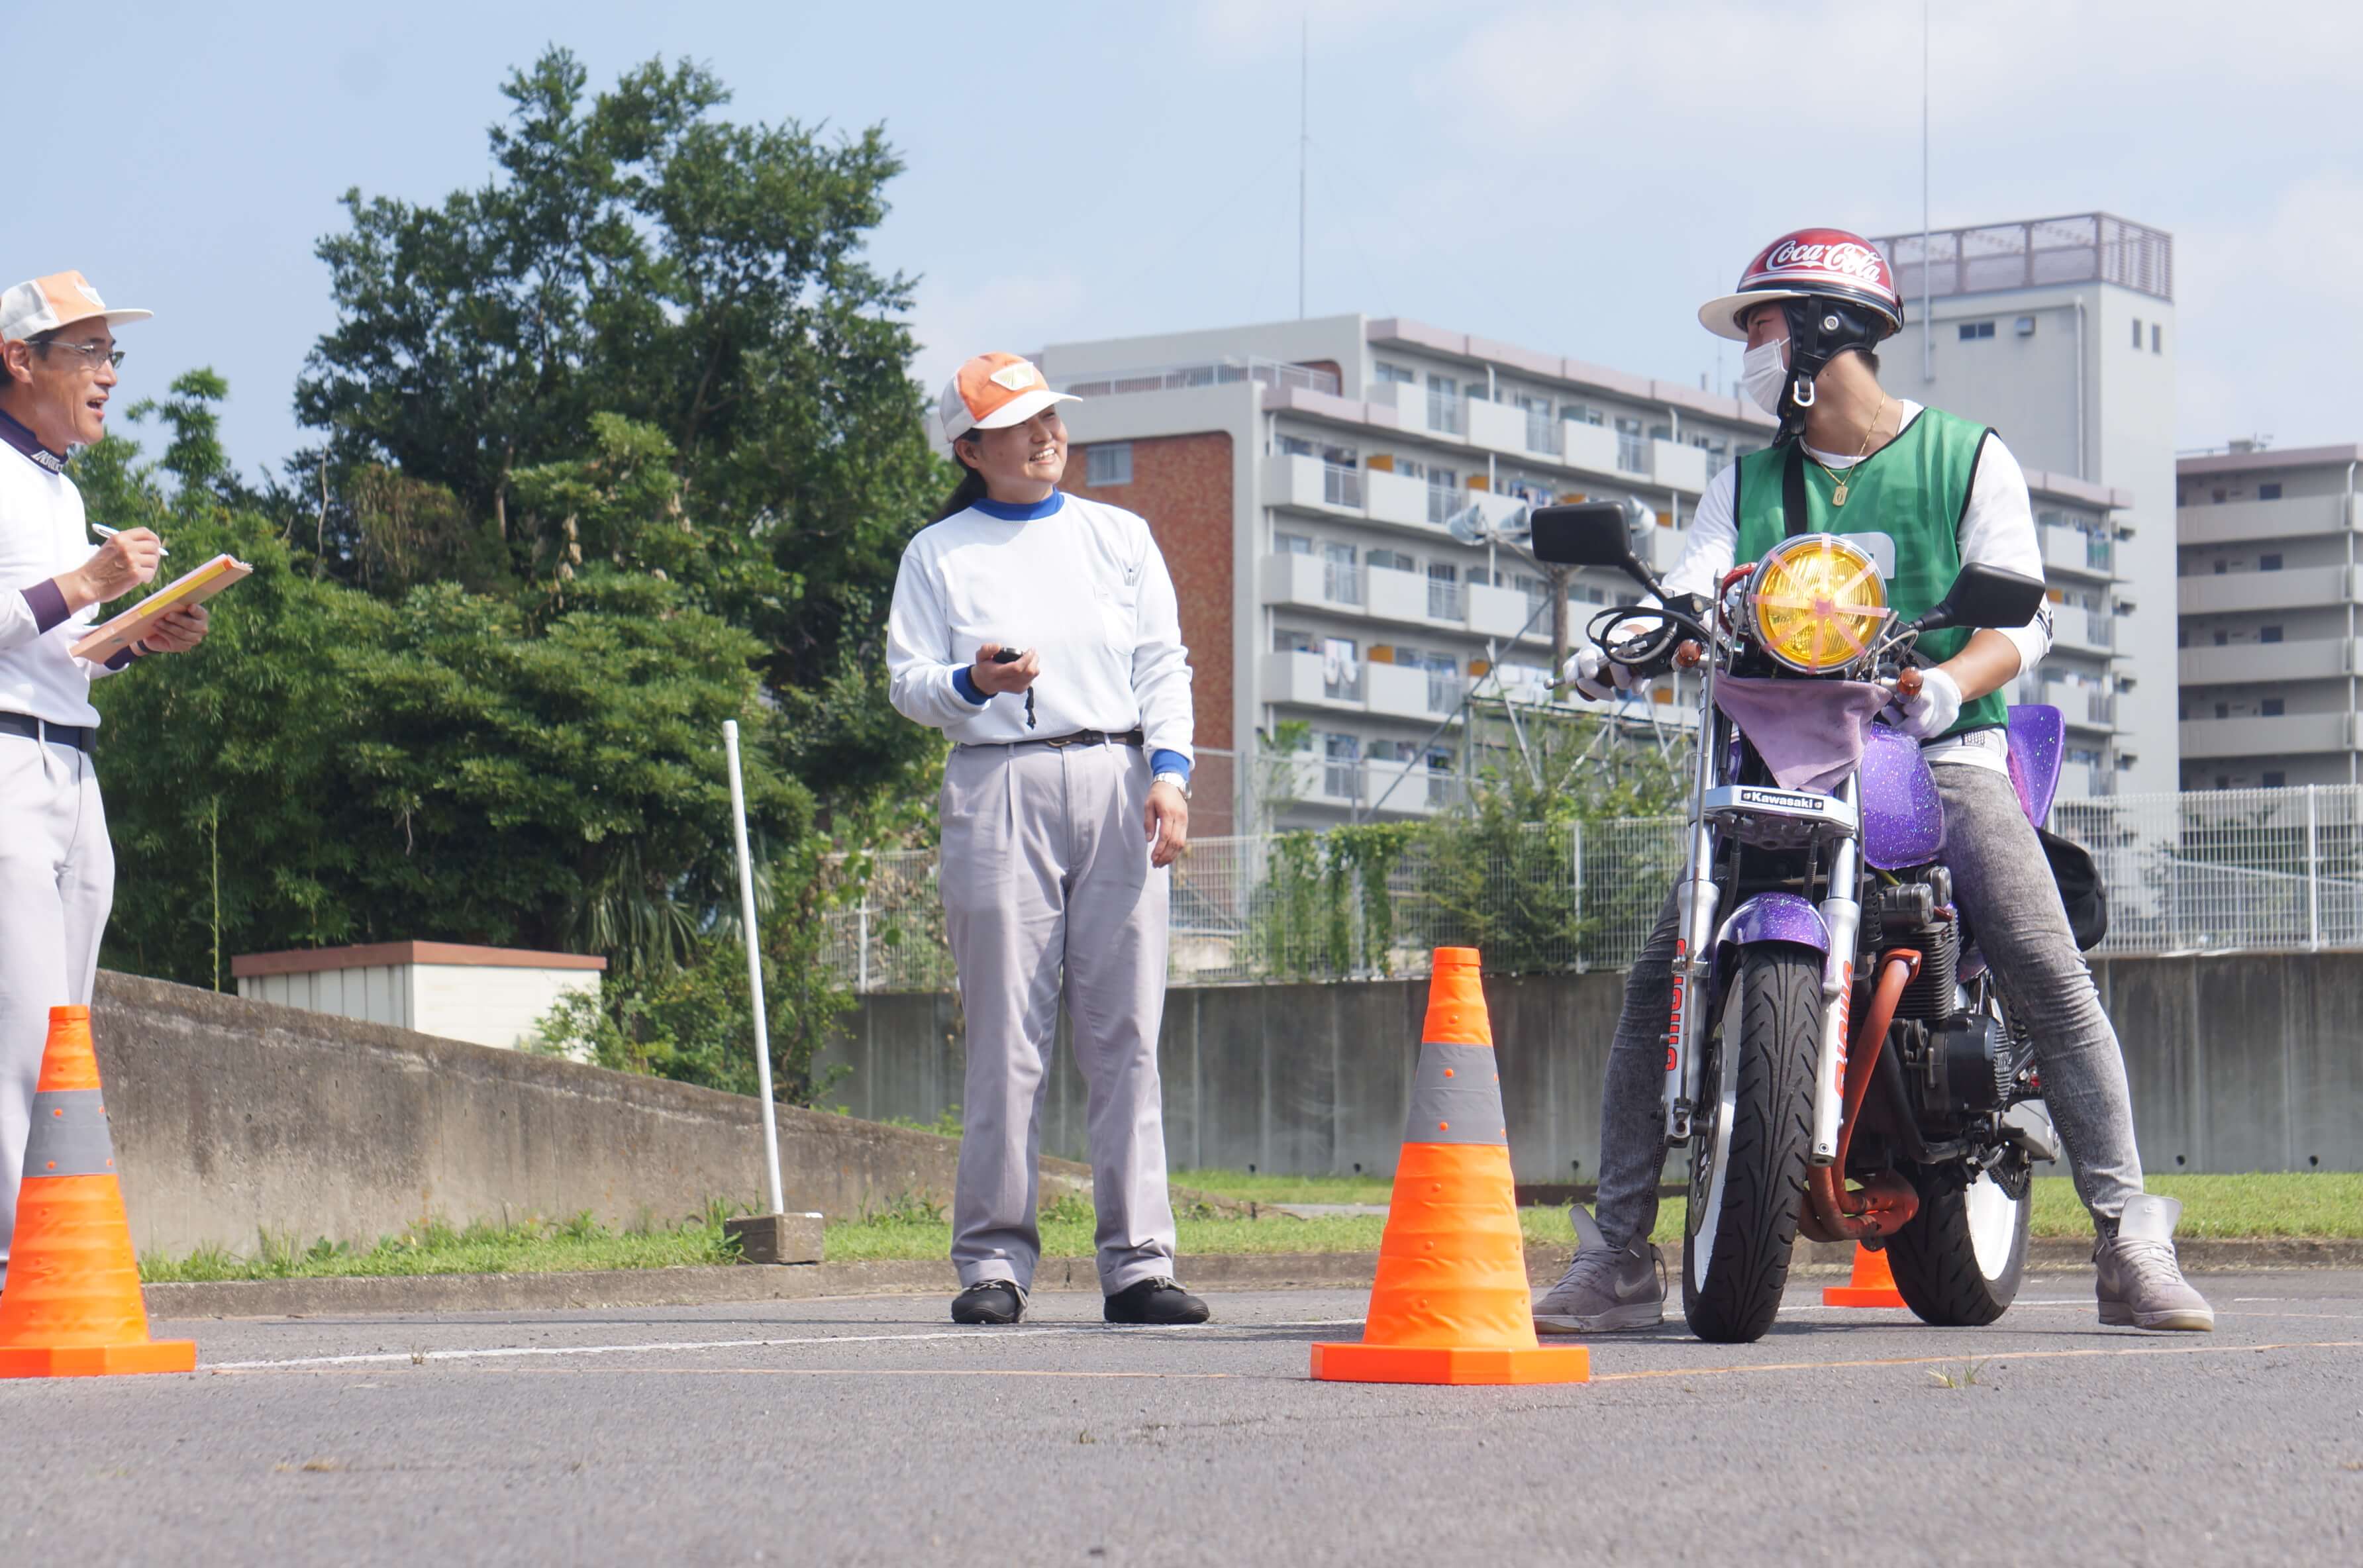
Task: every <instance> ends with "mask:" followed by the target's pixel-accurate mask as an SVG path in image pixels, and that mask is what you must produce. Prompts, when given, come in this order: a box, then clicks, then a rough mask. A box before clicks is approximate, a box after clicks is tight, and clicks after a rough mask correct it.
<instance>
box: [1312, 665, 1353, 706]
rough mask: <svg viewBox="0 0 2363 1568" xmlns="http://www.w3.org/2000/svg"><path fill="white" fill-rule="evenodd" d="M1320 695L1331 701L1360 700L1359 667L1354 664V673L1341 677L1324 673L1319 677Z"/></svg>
mask: <svg viewBox="0 0 2363 1568" xmlns="http://www.w3.org/2000/svg"><path fill="white" fill-rule="evenodd" d="M1321 695H1323V696H1324V697H1326V698H1327V699H1329V701H1332V702H1359V701H1361V700H1362V671H1361V668H1360V667H1359V665H1358V666H1356V667H1355V669H1354V673H1353V674H1351V675H1349V676H1347V677H1345V678H1343V679H1330V677H1329V676H1328V675H1327V674H1326V673H1324V674H1323V676H1322V678H1321Z"/></svg>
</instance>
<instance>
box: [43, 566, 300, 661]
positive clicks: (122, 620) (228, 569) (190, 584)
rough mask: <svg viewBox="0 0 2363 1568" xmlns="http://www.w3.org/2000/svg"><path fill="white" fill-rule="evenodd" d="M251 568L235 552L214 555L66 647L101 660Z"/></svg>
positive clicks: (117, 651) (213, 593)
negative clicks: (203, 563)
mask: <svg viewBox="0 0 2363 1568" xmlns="http://www.w3.org/2000/svg"><path fill="white" fill-rule="evenodd" d="M253 570H254V569H253V568H252V567H250V566H249V565H247V564H246V563H245V562H244V561H242V560H239V558H237V557H236V556H216V557H215V558H213V559H211V560H209V561H207V562H206V563H205V565H203V566H201V567H199V568H197V569H195V570H194V571H192V572H189V573H187V574H186V575H184V576H182V577H178V578H175V579H174V580H172V583H171V584H169V585H168V586H166V587H164V588H161V589H159V590H158V591H155V592H154V593H151V594H150V595H149V596H148V597H147V598H145V599H143V600H141V601H140V602H139V603H137V604H134V605H133V606H132V607H131V608H130V609H128V610H126V611H125V612H124V613H122V614H120V615H117V616H116V617H115V618H114V619H113V620H111V621H109V622H107V623H106V624H105V625H102V626H94V627H92V628H91V630H90V631H89V632H88V633H86V634H85V635H83V637H82V638H81V640H80V641H78V642H76V643H75V644H74V645H73V646H72V647H71V648H69V649H68V650H67V651H68V652H70V653H72V655H73V656H74V657H76V658H87V659H94V660H97V661H100V662H102V663H103V662H105V660H107V659H109V658H112V657H115V655H116V654H118V653H120V652H122V651H123V650H124V649H125V648H128V647H129V646H131V645H132V644H134V643H136V642H138V641H139V639H140V638H142V637H144V636H146V635H148V633H149V630H150V628H151V627H152V626H154V625H155V624H156V623H157V622H158V621H160V620H161V619H163V618H164V617H165V616H166V615H169V614H171V613H172V612H173V611H175V610H185V609H187V608H188V607H189V606H190V605H192V604H203V603H204V602H205V601H206V600H208V599H211V598H212V597H213V596H214V595H215V594H216V593H219V592H220V591H222V590H223V589H225V588H227V587H228V586H229V585H230V584H231V583H233V582H236V581H237V580H239V579H240V578H242V577H245V576H247V575H248V574H249V573H250V572H252V571H253Z"/></svg>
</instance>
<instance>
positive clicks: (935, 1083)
mask: <svg viewBox="0 0 2363 1568" xmlns="http://www.w3.org/2000/svg"><path fill="white" fill-rule="evenodd" d="M2095 977H2096V978H2097V979H2098V981H2099V984H2100V987H2101V993H2102V999H2103V1001H2104V1002H2106V1003H2107V1004H2108V1006H2109V1010H2110V1012H2111V1014H2112V1016H2113V1018H2114V1019H2115V1021H2116V1024H2117V1030H2118V1032H2119V1034H2120V1035H2121V1036H2122V1037H2123V1039H2124V1047H2125V1063H2126V1071H2127V1074H2128V1076H2129V1077H2130V1078H2131V1081H2132V1085H2133V1094H2134V1108H2135V1119H2136V1125H2137V1127H2138V1130H2139V1132H2140V1137H2141V1153H2142V1159H2143V1163H2144V1164H2145V1165H2146V1166H2147V1168H2149V1169H2151V1170H2156V1171H2246V1170H2307V1169H2316V1168H2318V1169H2322V1170H2363V954H2353V953H2340V954H2323V955H2289V956H2254V957H2235V958H2129V959H2118V960H2115V961H2113V962H2110V963H2105V964H2101V965H2097V966H2095ZM1623 985H1624V977H1622V976H1621V975H1617V974H1592V975H1563V976H1548V977H1523V978H1519V977H1508V978H1505V977H1493V978H1490V979H1488V980H1487V981H1486V983H1485V995H1486V1000H1487V1002H1488V1004H1489V1005H1490V1007H1491V1010H1492V1019H1493V1038H1494V1042H1495V1046H1496V1049H1497V1050H1498V1051H1499V1052H1500V1057H1501V1068H1502V1091H1503V1104H1504V1107H1505V1109H1506V1110H1508V1112H1509V1118H1510V1154H1511V1159H1512V1163H1513V1164H1514V1165H1515V1167H1516V1170H1517V1173H1518V1176H1519V1178H1520V1179H1521V1180H1525V1181H1537V1182H1541V1181H1565V1180H1568V1179H1570V1177H1572V1178H1574V1179H1577V1180H1588V1179H1591V1178H1592V1176H1594V1175H1596V1174H1597V1170H1598V1161H1599V1157H1600V1083H1601V1078H1602V1075H1603V1070H1604V1067H1605V1065H1606V1053H1607V1048H1608V1040H1609V1036H1610V1033H1611V1032H1612V1031H1613V1030H1614V1027H1615V1021H1616V1012H1617V1008H1618V1005H1619V1001H1620V998H1621V995H1622V989H1623ZM1426 992H1427V987H1426V982H1425V981H1416V980H1409V981H1380V982H1368V983H1359V984H1349V985H1299V986H1237V987H1210V988H1189V989H1178V988H1177V989H1175V990H1174V991H1172V992H1171V993H1170V997H1169V999H1168V1002H1167V1006H1166V1017H1165V1030H1164V1034H1163V1036H1162V1038H1161V1040H1160V1042H1159V1067H1160V1070H1161V1072H1162V1074H1163V1077H1164V1080H1165V1136H1166V1144H1167V1149H1168V1153H1169V1155H1170V1159H1171V1161H1172V1163H1173V1165H1176V1166H1207V1165H1215V1166H1227V1167H1242V1166H1246V1165H1256V1166H1258V1167H1259V1169H1262V1170H1266V1171H1296V1172H1332V1171H1334V1172H1347V1171H1351V1170H1354V1169H1356V1168H1357V1167H1359V1168H1360V1169H1362V1170H1364V1171H1369V1172H1375V1173H1384V1172H1389V1171H1392V1169H1393V1168H1394V1161H1395V1153H1396V1149H1397V1147H1398V1145H1399V1143H1400V1142H1401V1139H1402V1137H1403V1115H1404V1112H1405V1110H1406V1095H1407V1094H1408V1091H1409V1086H1410V1082H1411V1074H1412V1069H1413V1066H1414V1062H1415V1060H1416V1058H1417V1055H1418V1044H1417V1042H1418V1039H1419V1029H1420V1022H1421V1019H1422V1016H1423V1014H1424V1012H1425V1010H1426ZM959 1031H960V1021H959V1018H958V1015H957V1011H956V1009H955V1007H954V1005H953V1002H952V999H950V998H949V997H929V996H879V997H871V998H870V999H867V1000H866V1001H865V1002H864V1004H863V1005H862V1007H861V1009H860V1011H859V1012H858V1014H857V1015H856V1016H855V1019H854V1021H853V1025H852V1031H851V1037H850V1038H849V1040H848V1041H847V1042H846V1043H845V1044H844V1045H843V1046H841V1047H840V1048H839V1050H838V1053H837V1054H836V1055H835V1056H834V1058H833V1059H834V1060H837V1061H839V1062H842V1063H843V1064H844V1065H845V1066H848V1067H849V1068H850V1069H851V1072H850V1075H849V1077H846V1078H845V1079H843V1080H842V1081H841V1082H840V1083H839V1084H838V1086H837V1087H836V1088H834V1089H833V1090H832V1091H831V1093H830V1095H829V1099H830V1101H831V1103H833V1104H838V1105H842V1106H844V1107H846V1108H847V1109H849V1110H851V1111H852V1113H853V1114H854V1115H856V1116H862V1117H877V1116H907V1117H917V1118H922V1119H932V1118H933V1117H935V1116H937V1115H938V1114H939V1113H941V1112H942V1111H944V1110H947V1109H949V1108H950V1107H952V1106H954V1105H957V1104H959V1103H960V1072H961V1062H962V1056H961V1052H960V1032H959ZM1058 1050H1059V1059H1058V1066H1057V1067H1056V1069H1055V1070H1054V1072H1053V1074H1052V1077H1051V1082H1050V1085H1049V1088H1048V1094H1047V1098H1046V1099H1045V1102H1044V1109H1043V1127H1042V1146H1043V1148H1044V1149H1045V1150H1047V1151H1049V1152H1052V1153H1055V1154H1063V1155H1066V1156H1068V1157H1070V1158H1076V1159H1080V1158H1082V1157H1083V1156H1084V1154H1085V1145H1084V1137H1083V1127H1084V1121H1083V1111H1084V1093H1083V1086H1082V1079H1081V1078H1080V1077H1079V1076H1078V1075H1077V1074H1076V1071H1075V1068H1074V1065H1073V1062H1072V1059H1071V1051H1070V1049H1069V1047H1068V1043H1067V1039H1066V1035H1065V1027H1064V1024H1063V1021H1062V1023H1061V1029H1060V1037H1059V1047H1058Z"/></svg>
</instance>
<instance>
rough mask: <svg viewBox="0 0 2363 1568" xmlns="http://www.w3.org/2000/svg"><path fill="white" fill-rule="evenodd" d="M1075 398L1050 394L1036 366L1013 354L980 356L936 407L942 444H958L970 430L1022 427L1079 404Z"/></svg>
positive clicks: (955, 378)
mask: <svg viewBox="0 0 2363 1568" xmlns="http://www.w3.org/2000/svg"><path fill="white" fill-rule="evenodd" d="M1080 402H1082V399H1081V398H1079V397H1077V396H1076V395H1075V394H1074V393H1072V392H1052V391H1051V390H1050V383H1049V382H1048V381H1044V380H1043V379H1042V371H1041V370H1040V368H1039V367H1037V365H1036V364H1035V363H1034V361H1033V360H1031V359H1025V358H1022V357H1021V356H1019V355H1015V354H979V355H978V356H977V357H976V358H975V359H971V360H970V361H969V362H968V363H967V364H965V365H962V366H961V367H960V370H959V371H958V372H956V373H955V374H954V375H953V377H952V379H951V383H950V384H949V386H947V387H945V388H944V395H943V397H942V399H941V400H940V401H938V402H937V404H936V417H937V419H938V420H940V421H941V422H942V424H943V430H944V439H945V440H947V441H957V440H959V439H960V437H961V436H965V435H967V434H968V433H969V432H970V431H971V430H999V429H1001V428H1003V427H1004V425H1023V424H1025V423H1026V421H1027V420H1029V419H1031V418H1033V417H1034V416H1035V415H1036V414H1039V413H1041V412H1042V411H1043V410H1044V409H1046V408H1048V407H1049V406H1050V405H1051V404H1052V403H1080Z"/></svg>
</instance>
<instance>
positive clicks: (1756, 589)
mask: <svg viewBox="0 0 2363 1568" xmlns="http://www.w3.org/2000/svg"><path fill="white" fill-rule="evenodd" d="M1747 598H1748V602H1749V603H1750V604H1751V605H1752V606H1753V607H1754V609H1755V612H1756V635H1757V640H1758V642H1760V643H1762V644H1763V645H1764V650H1765V651H1766V652H1767V653H1769V654H1770V655H1771V656H1772V657H1774V658H1776V659H1778V660H1780V661H1781V663H1782V664H1785V665H1787V666H1788V667H1789V668H1792V669H1801V670H1804V671H1806V672H1807V673H1809V674H1817V673H1819V672H1820V671H1822V670H1825V669H1836V668H1839V667H1840V666H1842V665H1847V664H1851V663H1852V662H1854V661H1855V660H1856V659H1858V658H1860V657H1862V655H1863V653H1864V651H1865V650H1867V649H1868V648H1869V646H1870V641H1871V639H1872V638H1873V637H1874V636H1876V635H1878V634H1879V629H1880V625H1882V624H1884V623H1885V622H1886V620H1887V584H1886V583H1885V582H1884V581H1882V580H1880V575H1879V568H1878V566H1877V565H1876V564H1875V563H1874V562H1873V561H1872V560H1871V558H1870V557H1869V555H1867V554H1865V553H1864V552H1863V551H1862V550H1861V549H1860V548H1858V547H1856V546H1854V545H1850V544H1848V543H1847V542H1846V541H1845V540H1844V539H1841V538H1838V537H1837V536H1835V535H1830V534H1803V535H1800V536H1798V537H1796V538H1794V539H1788V540H1784V541H1782V542H1781V544H1779V545H1776V546H1774V547H1773V548H1772V550H1771V552H1770V553H1769V554H1768V555H1766V556H1765V558H1764V559H1763V561H1762V563H1761V564H1759V565H1758V567H1757V569H1756V580H1755V581H1754V582H1752V583H1751V584H1749V586H1748V593H1747Z"/></svg>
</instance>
